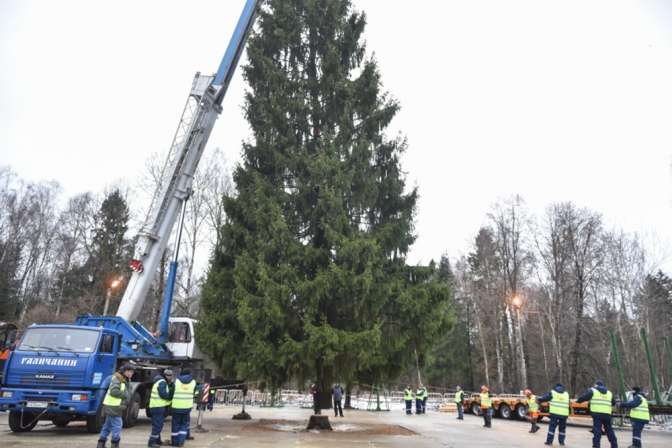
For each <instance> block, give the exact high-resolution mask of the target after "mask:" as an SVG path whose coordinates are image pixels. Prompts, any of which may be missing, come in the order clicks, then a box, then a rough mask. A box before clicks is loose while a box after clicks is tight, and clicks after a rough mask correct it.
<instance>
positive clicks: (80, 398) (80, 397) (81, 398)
mask: <svg viewBox="0 0 672 448" xmlns="http://www.w3.org/2000/svg"><path fill="white" fill-rule="evenodd" d="M72 401H86V395H85V394H73V395H72Z"/></svg>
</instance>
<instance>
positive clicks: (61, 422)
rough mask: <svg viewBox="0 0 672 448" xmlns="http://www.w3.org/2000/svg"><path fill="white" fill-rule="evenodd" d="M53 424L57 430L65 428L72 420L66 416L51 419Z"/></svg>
mask: <svg viewBox="0 0 672 448" xmlns="http://www.w3.org/2000/svg"><path fill="white" fill-rule="evenodd" d="M51 423H53V424H54V426H55V427H57V428H65V427H66V426H68V423H70V419H69V418H68V417H66V416H60V417H54V418H52V419H51Z"/></svg>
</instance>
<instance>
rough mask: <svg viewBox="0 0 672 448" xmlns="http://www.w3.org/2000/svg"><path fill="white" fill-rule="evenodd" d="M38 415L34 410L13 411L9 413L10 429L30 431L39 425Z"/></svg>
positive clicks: (13, 430)
mask: <svg viewBox="0 0 672 448" xmlns="http://www.w3.org/2000/svg"><path fill="white" fill-rule="evenodd" d="M36 417H37V415H36V414H33V413H32V412H21V411H11V412H10V413H9V429H11V430H12V432H28V431H32V429H33V428H34V427H35V425H37V418H36Z"/></svg>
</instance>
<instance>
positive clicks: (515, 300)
mask: <svg viewBox="0 0 672 448" xmlns="http://www.w3.org/2000/svg"><path fill="white" fill-rule="evenodd" d="M511 305H512V306H513V307H514V308H515V309H516V336H517V338H518V350H517V351H518V354H519V356H520V367H521V374H522V380H523V382H524V383H526V384H527V372H526V369H525V358H524V356H525V353H524V351H523V329H522V326H521V322H520V320H521V319H520V309H521V308H522V307H523V299H522V297H520V296H519V295H517V294H516V295H514V296H513V297H511Z"/></svg>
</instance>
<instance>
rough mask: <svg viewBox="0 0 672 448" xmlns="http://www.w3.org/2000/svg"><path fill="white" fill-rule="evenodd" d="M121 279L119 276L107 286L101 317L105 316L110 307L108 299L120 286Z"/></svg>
mask: <svg viewBox="0 0 672 448" xmlns="http://www.w3.org/2000/svg"><path fill="white" fill-rule="evenodd" d="M122 281H123V278H122V277H121V276H119V277H117V278H115V279H114V280H112V281H111V282H110V284H109V285H108V286H107V293H106V294H105V307H104V308H103V316H107V309H108V308H109V307H110V298H111V297H112V290H113V289H115V288H117V287H118V286H119V285H121V282H122Z"/></svg>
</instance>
